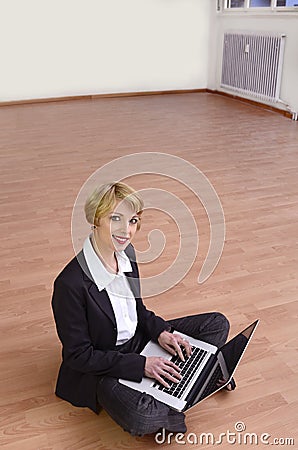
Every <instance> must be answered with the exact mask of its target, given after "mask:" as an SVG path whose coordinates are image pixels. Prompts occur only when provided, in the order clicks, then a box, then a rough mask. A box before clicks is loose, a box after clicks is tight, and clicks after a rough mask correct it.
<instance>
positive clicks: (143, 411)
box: [97, 312, 230, 436]
mask: <svg viewBox="0 0 298 450" xmlns="http://www.w3.org/2000/svg"><path fill="white" fill-rule="evenodd" d="M168 323H169V324H170V325H171V326H173V327H174V329H175V330H177V331H180V332H181V333H184V334H187V335H189V336H192V337H194V338H196V339H200V340H202V341H205V342H208V343H210V344H214V345H216V346H217V347H219V346H221V345H223V344H224V343H225V342H226V340H227V337H228V333H229V328H230V326H229V322H228V320H227V319H226V317H225V316H224V315H223V314H221V313H218V312H212V313H205V314H197V315H194V316H187V317H180V318H178V319H173V320H169V321H168ZM147 342H148V339H147V338H146V337H145V336H144V335H143V334H142V333H140V332H138V333H136V334H135V335H134V337H133V338H132V339H130V340H129V341H128V342H126V343H125V344H123V345H121V346H119V347H117V349H118V350H119V351H121V352H123V353H131V352H136V353H140V352H141V351H142V350H143V348H144V346H145V345H146V344H147ZM97 399H98V402H99V404H100V405H101V406H102V407H103V408H104V409H105V410H106V411H107V413H108V414H109V415H110V416H111V417H112V418H113V419H114V420H115V422H117V423H118V425H120V426H121V427H122V428H123V429H124V430H125V431H128V432H129V433H130V434H132V435H134V436H143V435H144V434H150V433H156V432H157V431H158V430H159V429H160V428H165V429H166V430H168V431H172V432H180V433H185V432H186V425H185V415H184V413H182V412H178V411H174V410H173V409H171V408H170V407H169V406H167V405H165V404H164V403H161V402H159V401H158V400H156V399H155V398H153V397H152V396H151V395H148V394H146V393H142V392H138V391H135V390H134V389H131V388H129V387H127V386H124V385H123V384H120V383H119V382H118V380H117V379H116V378H112V377H107V376H104V377H100V378H99V380H98V386H97Z"/></svg>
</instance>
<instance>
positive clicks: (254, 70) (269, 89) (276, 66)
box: [221, 32, 285, 102]
mask: <svg viewBox="0 0 298 450" xmlns="http://www.w3.org/2000/svg"><path fill="white" fill-rule="evenodd" d="M284 45H285V35H284V34H279V35H268V34H267V35H266V34H249V33H247V34H242V33H237V32H232V33H225V34H224V44H223V60H222V74H221V86H222V87H223V88H225V89H228V90H232V91H236V92H239V93H242V94H248V95H251V96H253V97H259V98H261V99H264V100H270V101H274V102H276V101H278V99H279V94H280V84H281V74H282V64H283V53H284Z"/></svg>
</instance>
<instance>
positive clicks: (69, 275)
mask: <svg viewBox="0 0 298 450" xmlns="http://www.w3.org/2000/svg"><path fill="white" fill-rule="evenodd" d="M126 254H127V255H128V256H129V258H130V261H131V265H132V269H133V271H132V272H131V273H126V276H127V278H128V281H129V284H130V286H131V289H132V291H133V293H134V296H135V298H136V302H137V315H138V329H141V330H142V331H143V332H144V334H146V335H147V336H148V337H149V338H151V339H154V340H156V339H157V338H158V336H159V334H160V333H161V332H162V331H163V330H165V329H166V328H168V324H167V322H165V321H164V320H163V319H162V318H161V317H158V316H156V315H155V314H154V313H153V312H152V311H148V310H147V309H146V307H145V305H144V304H143V301H142V299H141V298H140V284H139V272H138V266H137V263H136V262H135V253H134V248H133V246H132V245H129V246H128V247H127V249H126ZM82 267H83V268H84V270H83V269H82ZM52 308H53V313H54V318H55V322H56V328H57V333H58V336H59V339H60V341H61V342H62V364H61V367H60V370H59V375H58V379H57V385H56V395H58V396H59V397H61V398H63V399H64V400H67V401H69V402H70V403H72V404H73V405H75V406H85V407H89V408H90V409H92V410H93V411H94V412H98V411H99V409H100V407H99V405H98V404H97V400H96V385H97V380H98V377H99V376H102V375H108V376H111V377H115V378H126V379H128V380H134V381H140V380H141V378H142V376H143V374H144V366H145V357H143V356H141V355H139V354H136V353H128V354H123V353H120V352H119V351H116V350H115V345H116V340H117V326H116V319H115V315H114V312H113V308H112V305H111V302H110V300H109V297H108V294H107V292H106V290H105V289H104V290H103V291H101V292H99V290H98V289H97V286H96V285H95V283H94V281H93V280H92V277H91V274H90V272H89V270H88V267H87V264H86V261H85V258H84V255H83V252H82V251H81V252H80V253H79V254H78V255H77V256H76V257H75V258H73V259H72V260H71V261H70V262H69V263H68V264H67V266H66V267H65V268H64V269H63V270H62V272H61V273H60V274H59V275H58V277H57V278H56V280H55V282H54V292H53V298H52Z"/></svg>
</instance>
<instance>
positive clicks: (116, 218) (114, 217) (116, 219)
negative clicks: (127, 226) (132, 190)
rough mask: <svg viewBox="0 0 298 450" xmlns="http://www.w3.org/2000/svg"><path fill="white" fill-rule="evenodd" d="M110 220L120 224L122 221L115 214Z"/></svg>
mask: <svg viewBox="0 0 298 450" xmlns="http://www.w3.org/2000/svg"><path fill="white" fill-rule="evenodd" d="M110 219H111V220H112V221H113V222H119V220H121V219H120V216H116V215H115V214H114V215H112V216H111V217H110Z"/></svg>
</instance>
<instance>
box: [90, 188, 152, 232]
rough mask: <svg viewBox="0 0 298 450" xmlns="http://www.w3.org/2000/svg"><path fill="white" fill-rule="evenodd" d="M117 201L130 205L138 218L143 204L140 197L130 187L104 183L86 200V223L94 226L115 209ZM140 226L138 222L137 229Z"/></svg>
mask: <svg viewBox="0 0 298 450" xmlns="http://www.w3.org/2000/svg"><path fill="white" fill-rule="evenodd" d="M117 200H125V201H127V202H129V203H130V205H131V206H132V207H133V209H134V210H135V211H136V213H137V214H138V215H139V216H140V215H141V213H142V210H143V207H144V203H143V200H142V198H141V197H140V195H139V194H138V193H137V192H136V191H135V190H134V189H133V188H131V187H130V186H128V185H127V184H124V183H120V182H114V183H106V184H104V185H102V186H99V187H98V188H96V189H95V190H94V191H93V192H92V194H91V195H90V196H89V197H88V198H87V200H86V203H85V215H86V219H87V222H89V223H90V224H91V225H94V224H95V222H97V221H98V220H99V219H100V218H101V217H104V216H106V215H107V214H108V213H109V212H110V211H112V209H113V208H114V207H115V204H116V202H117ZM140 226H141V223H140V221H139V222H138V225H137V229H139V228H140Z"/></svg>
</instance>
